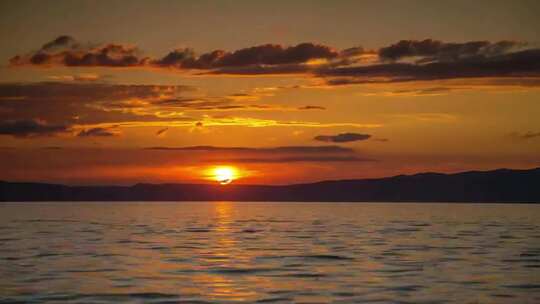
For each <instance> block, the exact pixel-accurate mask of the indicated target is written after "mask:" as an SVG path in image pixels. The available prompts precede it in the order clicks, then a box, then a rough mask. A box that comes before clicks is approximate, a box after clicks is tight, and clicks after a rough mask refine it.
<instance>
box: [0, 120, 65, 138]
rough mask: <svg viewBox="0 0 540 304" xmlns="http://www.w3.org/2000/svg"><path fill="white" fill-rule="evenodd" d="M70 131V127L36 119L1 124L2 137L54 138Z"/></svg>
mask: <svg viewBox="0 0 540 304" xmlns="http://www.w3.org/2000/svg"><path fill="white" fill-rule="evenodd" d="M69 129H70V127H69V126H67V125H60V124H48V123H46V122H44V121H40V120H36V119H32V120H6V121H3V122H0V135H11V136H13V137H37V136H54V135H57V134H60V133H65V132H68V131H69Z"/></svg>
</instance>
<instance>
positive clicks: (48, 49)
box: [10, 35, 149, 67]
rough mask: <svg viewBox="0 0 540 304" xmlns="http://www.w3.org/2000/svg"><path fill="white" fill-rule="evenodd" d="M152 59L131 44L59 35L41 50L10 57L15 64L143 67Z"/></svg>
mask: <svg viewBox="0 0 540 304" xmlns="http://www.w3.org/2000/svg"><path fill="white" fill-rule="evenodd" d="M148 60H149V59H148V58H146V57H141V56H140V51H139V50H138V49H137V48H136V47H134V46H129V45H123V44H118V43H109V44H103V45H98V46H90V45H82V44H80V43H78V42H77V41H76V40H75V38H73V37H70V36H65V35H64V36H59V37H58V38H56V39H54V40H52V41H50V42H47V43H45V44H44V45H43V46H42V47H41V48H40V49H39V50H37V51H35V52H31V53H28V54H26V55H17V56H15V57H13V58H11V59H10V63H11V64H12V65H15V66H17V65H64V66H73V67H77V66H83V67H84V66H86V67H89V66H106V67H132V66H143V65H145V64H146V62H147V61H148Z"/></svg>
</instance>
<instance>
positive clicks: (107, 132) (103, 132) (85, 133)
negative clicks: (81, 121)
mask: <svg viewBox="0 0 540 304" xmlns="http://www.w3.org/2000/svg"><path fill="white" fill-rule="evenodd" d="M118 135H120V133H119V132H118V131H117V130H114V129H112V128H100V127H97V128H90V129H85V130H82V131H80V132H79V133H77V136H78V137H94V136H95V137H111V136H118Z"/></svg>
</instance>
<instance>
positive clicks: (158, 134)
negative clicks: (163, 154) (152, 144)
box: [156, 128, 169, 137]
mask: <svg viewBox="0 0 540 304" xmlns="http://www.w3.org/2000/svg"><path fill="white" fill-rule="evenodd" d="M167 131H169V128H163V129H159V130H158V131H157V132H156V136H158V137H160V136H165V134H166V133H167Z"/></svg>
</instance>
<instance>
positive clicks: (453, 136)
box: [0, 1, 540, 184]
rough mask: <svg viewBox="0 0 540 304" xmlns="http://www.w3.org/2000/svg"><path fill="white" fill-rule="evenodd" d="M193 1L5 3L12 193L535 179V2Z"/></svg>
mask: <svg viewBox="0 0 540 304" xmlns="http://www.w3.org/2000/svg"><path fill="white" fill-rule="evenodd" d="M183 3H184V5H183V6H181V5H179V3H177V2H168V1H156V2H146V1H144V2H139V1H134V2H129V4H126V3H124V2H121V1H112V2H111V3H110V4H107V5H105V4H104V3H95V2H93V1H81V2H80V3H78V4H77V5H78V6H79V8H78V10H77V9H75V8H74V7H73V5H74V4H73V3H72V2H70V1H57V2H54V3H49V4H47V5H46V7H47V8H46V9H45V8H44V7H43V6H44V5H45V4H44V3H42V2H39V1H37V2H36V1H20V2H19V1H18V2H17V3H2V4H1V5H0V6H1V7H0V11H1V13H0V14H1V16H0V44H1V45H2V47H1V48H0V62H1V65H0V159H1V161H0V180H9V181H47V182H62V183H70V184H100V183H116V184H132V183H137V182H209V180H208V176H206V175H205V172H207V171H208V170H209V168H213V167H215V166H220V165H222V166H223V165H228V166H234V167H236V168H237V170H238V172H239V176H238V178H237V180H236V181H235V182H238V183H248V184H249V183H256V184H266V183H269V184H289V183H297V182H309V181H317V180H324V179H345V178H347V179H348V178H365V177H381V176H387V175H395V174H403V173H415V172H420V171H439V172H456V171H463V170H472V169H493V168H499V167H511V168H530V167H536V166H538V165H539V164H540V157H539V156H538V155H540V121H539V120H538V119H536V117H538V116H539V114H540V104H539V97H540V91H539V85H540V66H539V62H540V48H539V45H538V42H539V41H538V40H537V37H539V34H540V33H539V29H540V24H538V23H539V21H538V20H539V18H537V17H538V13H539V12H540V5H539V4H538V2H536V1H515V2H514V1H513V2H512V3H510V2H508V1H489V2H481V1H479V2H476V3H474V4H470V3H468V2H466V1H453V2H451V3H452V5H450V4H449V3H450V2H449V3H444V4H443V3H433V2H431V1H426V2H424V1H410V2H408V3H400V2H398V3H397V4H396V3H394V4H391V3H390V2H386V1H382V3H378V4H373V3H370V2H361V1H358V2H349V1H337V2H336V3H335V4H333V3H332V4H331V3H328V2H309V3H310V6H309V9H307V10H306V9H305V7H306V6H305V5H304V6H303V5H302V3H303V2H302V1H299V2H295V3H293V4H290V3H288V2H280V1H277V2H275V3H273V4H263V3H256V4H254V3H252V2H243V1H233V2H228V1H219V2H213V1H208V2H206V1H201V2H199V1H197V2H195V1H193V2H183ZM304 4H306V3H304ZM470 5H472V6H475V7H476V6H477V7H476V8H475V9H472V8H470V7H469V6H470ZM466 7H469V9H464V8H466ZM487 7H489V8H490V9H489V10H487V9H486V8H487ZM273 11H274V12H275V11H280V12H282V13H281V14H277V15H276V14H274V13H272V14H270V13H269V12H273ZM403 11H406V12H408V13H407V14H409V15H408V17H409V18H405V19H407V20H408V21H407V22H405V21H404V18H401V17H402V16H401V12H403ZM36 12H40V13H39V14H37V13H36ZM67 12H69V14H67V15H66V16H67V17H65V18H61V17H60V16H64V15H65V13H67ZM90 12H93V13H92V14H91V13H90ZM370 12H372V13H370ZM373 12H377V15H378V18H373V16H372V15H373ZM409 12H410V13H409ZM426 12H430V14H426ZM142 13H144V15H141V14H142ZM278 15H279V16H278ZM133 20H137V22H133ZM35 24H41V25H42V26H35ZM465 27H466V28H467V30H464V28H465ZM330 29H331V30H330ZM367 29H370V30H367Z"/></svg>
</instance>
